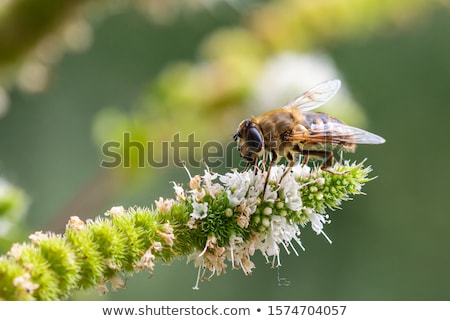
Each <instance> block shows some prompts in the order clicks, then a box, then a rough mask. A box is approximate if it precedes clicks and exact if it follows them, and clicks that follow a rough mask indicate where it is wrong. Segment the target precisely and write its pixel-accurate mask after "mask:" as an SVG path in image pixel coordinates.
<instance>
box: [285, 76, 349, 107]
mask: <svg viewBox="0 0 450 321" xmlns="http://www.w3.org/2000/svg"><path fill="white" fill-rule="evenodd" d="M340 87H341V81H340V80H339V79H333V80H329V81H326V82H323V83H321V84H319V85H317V86H315V87H313V88H311V89H310V90H308V91H307V92H305V93H304V94H303V95H301V96H299V97H297V98H296V99H294V100H292V101H291V102H289V103H287V104H286V105H284V106H283V108H300V109H301V110H302V111H308V110H313V109H315V108H317V107H319V106H322V105H323V104H325V103H326V102H327V101H329V100H330V99H331V98H332V97H333V96H334V95H335V94H336V93H337V91H338V90H339V88H340Z"/></svg>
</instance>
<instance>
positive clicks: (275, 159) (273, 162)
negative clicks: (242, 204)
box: [262, 151, 278, 199]
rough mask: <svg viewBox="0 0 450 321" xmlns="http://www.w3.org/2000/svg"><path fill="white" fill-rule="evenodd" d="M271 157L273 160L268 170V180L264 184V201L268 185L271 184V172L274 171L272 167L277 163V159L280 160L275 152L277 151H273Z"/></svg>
mask: <svg viewBox="0 0 450 321" xmlns="http://www.w3.org/2000/svg"><path fill="white" fill-rule="evenodd" d="M271 153H272V154H271V155H272V158H271V160H270V162H269V167H268V168H267V176H266V180H265V182H264V189H263V194H262V195H263V199H264V197H265V195H266V188H267V183H269V177H270V170H271V169H272V166H273V165H274V164H275V163H276V162H277V159H278V155H277V153H276V152H275V151H271Z"/></svg>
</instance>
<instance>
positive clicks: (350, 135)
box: [290, 123, 386, 145]
mask: <svg viewBox="0 0 450 321" xmlns="http://www.w3.org/2000/svg"><path fill="white" fill-rule="evenodd" d="M290 139H291V140H307V141H309V142H317V143H325V144H333V145H339V144H346V143H348V144H370V145H372V144H383V143H384V142H385V141H386V140H385V139H384V138H383V137H381V136H378V135H376V134H373V133H371V132H368V131H366V130H364V129H360V128H356V127H352V126H348V125H345V124H341V123H327V124H323V123H321V124H311V129H310V130H307V131H303V132H297V133H292V134H291V135H290Z"/></svg>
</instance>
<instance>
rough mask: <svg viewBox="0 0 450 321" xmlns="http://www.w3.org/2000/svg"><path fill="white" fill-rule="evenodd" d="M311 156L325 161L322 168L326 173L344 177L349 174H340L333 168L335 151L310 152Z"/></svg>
mask: <svg viewBox="0 0 450 321" xmlns="http://www.w3.org/2000/svg"><path fill="white" fill-rule="evenodd" d="M309 155H313V156H317V157H320V158H322V159H323V160H324V161H323V163H322V165H321V166H320V168H321V169H322V170H323V171H325V172H328V173H331V174H335V175H342V174H345V173H347V172H338V171H335V170H334V169H333V168H332V167H333V165H334V154H333V151H331V150H318V151H309Z"/></svg>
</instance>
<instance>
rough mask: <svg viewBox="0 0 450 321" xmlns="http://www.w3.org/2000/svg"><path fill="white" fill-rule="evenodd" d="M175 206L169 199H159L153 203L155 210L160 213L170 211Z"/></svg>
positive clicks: (173, 201)
mask: <svg viewBox="0 0 450 321" xmlns="http://www.w3.org/2000/svg"><path fill="white" fill-rule="evenodd" d="M174 204H175V200H173V199H171V198H162V197H160V198H159V200H157V201H155V205H156V208H157V209H158V211H160V212H164V213H167V212H169V211H170V210H171V209H172V206H173V205H174Z"/></svg>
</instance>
